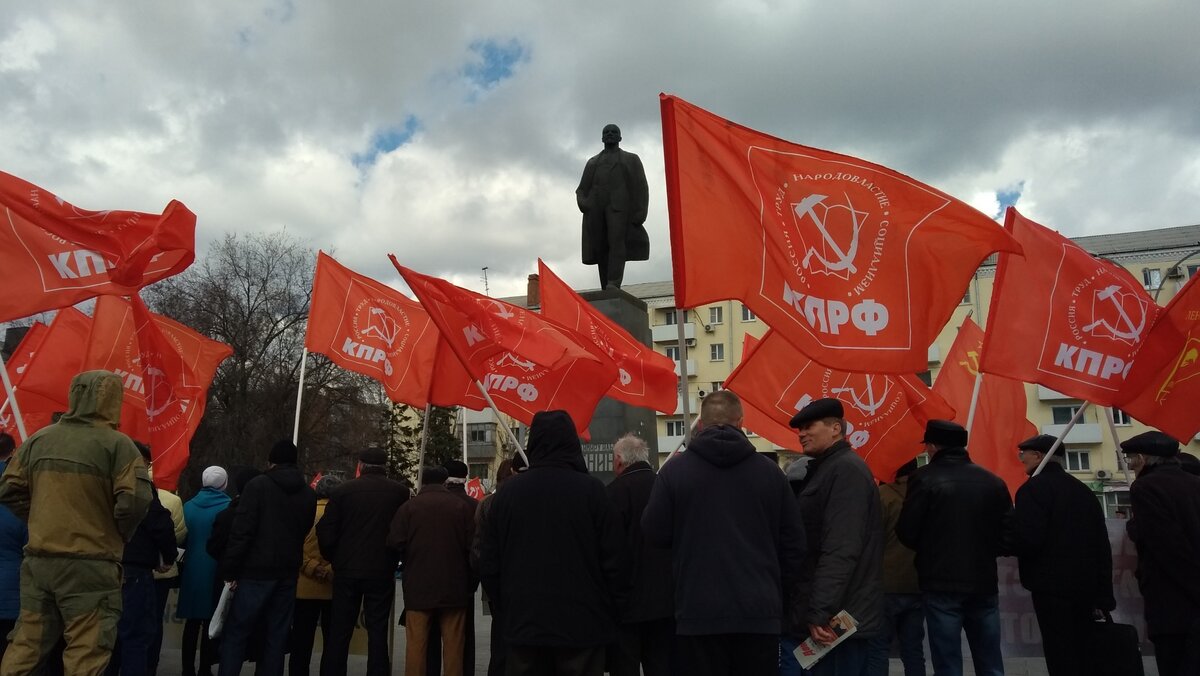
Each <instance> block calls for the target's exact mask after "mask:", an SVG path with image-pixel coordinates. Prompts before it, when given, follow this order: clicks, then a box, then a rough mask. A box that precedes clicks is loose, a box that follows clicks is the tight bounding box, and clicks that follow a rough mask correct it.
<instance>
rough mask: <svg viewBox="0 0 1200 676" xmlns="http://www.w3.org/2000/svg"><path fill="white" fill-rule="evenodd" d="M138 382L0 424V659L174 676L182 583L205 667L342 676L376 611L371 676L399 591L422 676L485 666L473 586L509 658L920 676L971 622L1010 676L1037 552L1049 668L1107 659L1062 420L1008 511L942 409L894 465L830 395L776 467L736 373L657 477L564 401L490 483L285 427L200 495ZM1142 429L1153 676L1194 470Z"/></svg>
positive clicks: (191, 636) (628, 442) (1172, 659)
mask: <svg viewBox="0 0 1200 676" xmlns="http://www.w3.org/2000/svg"><path fill="white" fill-rule="evenodd" d="M121 388H122V384H121V381H120V378H119V377H118V376H116V375H115V374H112V373H109V372H104V371H91V372H86V373H82V374H79V375H78V376H76V377H75V378H74V379H73V381H72V384H71V390H70V399H69V401H70V408H69V410H68V411H67V412H66V413H65V414H64V415H63V416H62V418H61V419H60V420H59V421H58V422H57V423H55V424H54V425H51V426H49V427H46V428H44V429H42V430H40V431H38V432H36V433H35V434H33V435H32V436H31V437H30V438H29V439H28V440H27V441H26V442H25V443H24V444H23V445H22V446H21V447H20V448H19V449H16V450H15V452H14V448H13V447H14V444H13V440H12V438H11V437H8V436H6V435H0V460H3V462H4V463H5V465H6V467H5V469H4V472H3V477H2V479H0V505H3V507H0V623H2V624H0V627H2V628H4V629H5V630H6V631H7V634H8V642H7V644H4V645H0V650H4V652H3V657H2V662H0V676H3V675H9V674H14V675H15V674H45V673H67V674H101V673H112V674H118V673H119V674H154V673H156V671H157V669H158V661H159V659H158V658H159V654H160V652H161V642H162V628H163V620H164V613H165V608H166V599H167V595H168V591H169V590H170V589H171V588H173V587H178V588H179V592H178V604H177V607H176V616H177V617H178V618H179V619H181V620H183V621H184V625H183V635H182V663H183V673H184V674H185V675H186V676H195V675H196V674H212V673H213V672H212V670H213V669H214V668H216V669H217V670H218V672H217V673H219V674H222V675H232V674H238V673H241V671H242V669H243V666H244V665H245V663H246V662H248V661H253V662H255V663H256V666H255V673H258V674H283V673H284V671H285V668H286V669H287V671H288V672H289V673H290V674H292V675H293V676H295V675H302V674H308V673H309V665H310V662H311V660H312V655H313V649H314V643H315V637H316V632H317V630H318V628H319V629H320V632H321V634H320V635H321V645H322V649H321V658H320V673H321V674H322V676H328V675H332V674H345V673H346V672H347V662H348V654H349V649H350V644H351V641H352V637H353V634H354V632H355V628H356V626H360V625H361V627H362V628H363V629H365V635H366V644H367V646H366V652H367V659H366V673H367V674H390V673H392V664H391V657H390V636H391V631H392V627H391V622H392V621H393V619H392V609H393V608H394V607H395V608H399V609H401V610H400V612H399V615H400V617H399V618H397V619H398V620H399V622H400V623H401V624H403V625H404V631H405V636H406V641H405V651H404V655H403V663H404V673H406V674H409V675H410V676H425V675H426V674H438V673H444V674H455V675H457V674H470V673H474V665H475V655H474V648H475V629H474V626H473V622H474V617H475V605H476V602H477V598H476V595H477V589H478V588H479V587H482V589H483V593H484V595H485V596H486V602H487V603H488V606H489V607H490V610H491V615H492V629H491V646H490V647H491V650H490V653H491V659H490V664H489V666H488V671H487V673H488V674H489V676H495V675H498V674H509V675H516V676H524V675H542V674H546V675H551V674H553V675H564V676H571V675H579V676H600V675H601V674H603V673H605V672H606V671H607V672H609V673H611V674H614V676H636V675H637V674H639V673H643V674H645V675H646V676H664V675H668V674H670V675H677V674H678V675H687V676H694V675H699V676H703V675H707V674H720V675H730V676H733V675H739V676H756V675H763V676H765V675H767V674H771V675H774V674H780V675H781V676H782V675H790V674H816V675H826V674H838V675H841V674H856V675H858V674H862V675H864V676H876V675H880V674H886V673H887V672H888V661H889V660H888V657H889V654H890V651H891V650H892V646H893V644H898V650H899V655H900V657H901V661H902V662H903V668H904V672H905V674H906V676H912V675H914V674H925V673H927V672H926V665H925V652H924V650H923V643H924V641H925V638H926V635H927V636H928V644H929V649H930V655H931V658H932V660H931V661H932V666H933V670H934V673H935V674H939V675H940V674H961V673H962V671H963V654H962V651H961V644H962V637H963V635H964V634H965V637H966V640H967V643H968V644H969V646H970V653H971V659H972V661H973V663H974V669H975V673H976V674H980V675H983V674H1002V673H1003V668H1004V667H1003V660H1002V656H1001V636H1000V617H999V605H998V580H997V567H996V560H997V557H1001V556H1015V557H1017V560H1018V563H1019V569H1020V581H1021V584H1022V585H1023V586H1025V587H1026V588H1027V589H1029V590H1030V592H1031V594H1032V599H1033V605H1034V610H1035V613H1036V616H1037V620H1038V624H1039V627H1040V629H1041V634H1042V642H1043V645H1044V651H1045V659H1046V665H1047V667H1048V670H1049V672H1050V673H1051V674H1054V675H1055V676H1058V675H1061V674H1091V673H1097V668H1096V666H1095V665H1094V664H1092V663H1091V661H1090V660H1092V659H1093V658H1094V657H1095V656H1097V655H1098V654H1100V651H1097V650H1096V648H1095V646H1093V645H1092V644H1091V643H1090V641H1091V638H1092V633H1091V632H1092V630H1094V629H1095V625H1096V622H1097V619H1103V618H1104V617H1105V615H1106V614H1107V613H1109V612H1111V611H1112V610H1113V609H1114V608H1115V606H1116V602H1115V599H1114V594H1113V581H1112V551H1111V548H1110V544H1109V536H1108V531H1107V527H1106V524H1105V520H1104V514H1103V511H1102V509H1101V507H1100V504H1099V502H1098V501H1097V500H1096V498H1095V496H1094V495H1093V494H1092V492H1091V491H1090V490H1089V489H1088V488H1087V487H1086V486H1085V485H1084V484H1082V483H1081V482H1080V481H1079V480H1078V479H1076V478H1074V477H1073V476H1071V475H1070V474H1069V473H1068V472H1066V471H1065V470H1064V468H1063V466H1062V460H1061V458H1060V454H1061V452H1060V451H1059V450H1058V448H1059V446H1058V445H1056V444H1055V441H1056V440H1055V439H1054V438H1053V437H1050V436H1046V435H1039V436H1035V437H1033V438H1030V439H1028V440H1026V441H1024V442H1022V443H1021V444H1020V445H1019V447H1018V448H1016V449H1013V452H1014V453H1016V454H1018V457H1019V459H1020V460H1021V462H1022V463H1023V464H1024V465H1025V466H1026V468H1027V469H1028V470H1029V474H1030V475H1031V478H1030V479H1029V480H1028V481H1027V482H1026V483H1025V484H1024V485H1022V487H1021V488H1020V489H1019V490H1018V491H1017V494H1016V500H1015V503H1014V501H1013V500H1012V499H1011V498H1010V495H1009V492H1008V489H1007V487H1006V486H1005V484H1004V482H1003V481H1001V480H1000V479H999V478H997V477H996V476H995V475H994V474H992V473H991V472H989V471H988V470H987V469H985V468H983V467H981V466H979V465H977V464H975V463H973V462H972V461H971V457H970V453H969V451H968V448H969V438H968V434H967V431H966V430H965V429H963V428H962V427H961V426H959V425H957V424H955V423H952V422H947V421H938V420H934V421H930V422H929V424H928V425H927V427H926V431H925V437H924V439H923V440H922V446H921V447H920V448H914V449H913V453H914V458H913V460H912V461H910V462H908V463H906V464H905V465H904V466H902V467H901V468H900V469H899V470H898V471H897V472H896V476H895V479H894V480H893V481H891V482H888V483H884V484H879V483H878V482H877V481H876V480H875V478H874V477H873V476H872V473H871V471H870V470H869V469H868V467H867V464H866V462H865V461H864V460H863V458H862V457H860V456H859V455H858V454H857V453H856V452H855V451H854V449H853V448H852V447H851V446H850V444H849V443H848V442H847V439H846V423H845V419H844V411H843V409H842V404H841V403H840V402H839V401H837V400H835V399H819V400H816V401H813V402H811V403H810V404H808V405H807V406H806V407H805V408H803V409H802V410H800V411H799V412H798V413H797V414H796V415H795V417H794V418H793V419H792V420H791V425H792V427H793V428H795V429H796V430H797V434H798V436H799V441H800V444H801V446H802V448H803V457H802V458H800V459H797V460H795V461H793V462H792V463H791V464H790V465H789V466H788V467H786V468H785V469H784V470H781V469H780V467H779V465H778V463H776V462H773V461H772V460H771V459H769V458H768V457H767V456H766V455H764V454H761V453H758V452H757V451H756V449H755V447H754V446H753V444H752V443H751V442H750V441H749V440H748V439H747V438H746V435H745V434H744V433H743V431H742V428H741V425H742V419H743V412H742V406H741V402H740V401H739V400H738V397H737V396H736V395H735V394H733V393H732V392H729V391H718V392H714V393H713V394H711V395H709V396H708V397H706V398H705V399H704V401H703V404H702V406H701V411H700V419H699V422H698V424H697V427H696V432H695V434H694V437H693V439H692V440H691V443H690V444H689V445H688V447H687V450H686V451H685V452H682V453H679V454H677V455H675V456H674V457H673V458H672V459H670V460H668V461H666V462H665V463H664V464H663V466H662V468H661V470H659V471H657V472H656V471H655V469H654V467H653V466H652V465H651V463H650V457H649V448H648V447H647V444H646V443H645V442H644V441H643V440H642V439H640V438H638V437H637V436H635V435H632V434H631V435H626V436H625V437H622V438H621V439H620V440H619V441H618V442H617V443H616V444H615V446H614V450H613V453H614V469H615V472H616V474H617V476H616V478H615V479H614V480H613V481H612V482H611V483H609V484H608V485H607V486H605V485H604V483H603V482H601V481H600V480H599V479H597V478H596V477H593V476H591V475H590V474H589V473H588V470H587V467H586V465H585V464H584V459H583V453H582V447H581V445H580V441H579V437H578V436H577V434H576V432H575V425H574V422H573V421H572V420H571V418H570V416H569V415H567V414H566V413H565V412H563V411H546V412H541V413H538V414H536V415H535V416H534V419H533V422H532V424H531V426H530V429H529V438H528V444H527V449H526V454H525V455H526V456H527V458H528V463H526V462H525V461H524V460H523V459H522V458H521V456H517V457H514V458H513V459H512V460H506V461H504V463H502V465H501V467H500V471H499V473H498V476H497V488H496V490H495V492H494V493H492V494H491V495H489V496H488V497H487V498H485V499H484V500H483V501H482V502H480V503H476V501H475V500H474V499H473V498H471V497H470V496H468V495H467V494H466V491H465V483H466V481H467V473H468V472H467V466H466V465H465V464H463V463H462V462H457V461H454V462H450V463H447V464H446V465H445V466H443V467H426V468H423V469H422V471H421V474H420V479H419V484H420V486H419V488H418V489H417V490H416V491H415V493H414V492H413V491H412V490H410V488H409V486H408V485H407V484H405V483H403V482H399V481H395V480H392V479H389V478H388V477H387V473H386V467H385V466H386V463H387V454H386V452H385V451H383V450H381V449H366V450H364V451H362V452H361V453H360V454H359V455H358V468H357V476H356V478H354V479H351V480H347V481H342V480H340V479H338V478H335V477H333V476H319V477H317V478H316V479H315V480H314V481H311V482H310V481H309V480H308V479H307V478H306V477H305V475H304V474H303V473H302V472H301V470H300V468H299V467H298V464H297V461H298V450H297V448H296V446H295V445H294V444H292V443H291V442H290V441H287V440H284V441H279V442H277V443H276V444H275V445H274V446H272V447H271V448H270V449H269V451H268V453H267V457H266V460H267V469H266V470H265V471H263V472H258V471H255V470H252V469H248V468H241V469H235V470H232V471H230V472H227V471H226V470H225V469H223V468H221V467H215V466H214V467H209V468H207V469H205V470H204V471H203V473H202V477H201V478H202V484H203V487H202V488H201V490H200V491H199V492H198V493H196V494H195V495H194V496H193V497H192V498H191V499H189V500H188V501H187V502H186V503H182V502H181V501H180V499H179V498H178V497H176V496H175V495H174V494H172V493H170V492H168V491H163V490H157V489H156V488H155V487H154V484H153V482H152V475H151V471H150V470H151V469H152V467H151V463H150V457H151V454H150V449H149V448H147V447H145V446H144V445H142V444H139V443H137V442H134V441H133V440H131V439H129V438H128V437H126V436H125V435H123V434H121V433H120V432H118V431H117V430H116V423H117V421H118V420H119V418H120V416H119V413H120V406H121V393H122V389H121ZM1121 446H1122V451H1123V452H1124V453H1125V454H1126V456H1127V458H1128V459H1129V461H1130V466H1131V467H1132V468H1133V469H1134V471H1135V472H1136V474H1137V479H1136V480H1135V481H1134V482H1133V484H1132V489H1131V503H1132V504H1131V515H1130V516H1131V518H1130V520H1129V521H1128V522H1127V528H1128V532H1129V536H1130V538H1131V540H1132V541H1133V543H1134V544H1135V545H1136V548H1137V554H1138V582H1139V586H1140V588H1141V592H1142V595H1143V597H1144V601H1145V619H1146V625H1147V628H1148V633H1149V638H1150V640H1151V641H1152V642H1153V644H1154V647H1155V651H1156V659H1157V661H1158V665H1159V670H1160V671H1159V673H1160V674H1162V675H1163V676H1175V675H1178V674H1197V673H1200V577H1198V576H1197V575H1196V571H1197V570H1200V477H1198V476H1195V474H1194V470H1195V469H1196V468H1195V467H1194V466H1193V464H1192V463H1190V462H1187V461H1185V460H1181V458H1185V459H1186V458H1188V457H1189V456H1187V455H1186V454H1181V453H1180V448H1179V444H1178V443H1177V442H1176V441H1175V440H1173V439H1170V438H1169V437H1167V436H1166V435H1163V434H1161V433H1159V432H1147V433H1144V434H1140V435H1138V436H1136V437H1133V438H1132V439H1129V440H1127V441H1125V442H1123V443H1122V445H1121ZM918 453H920V454H921V455H922V456H924V457H926V458H927V459H928V460H927V462H926V463H924V464H923V465H922V466H918V465H919V464H920V463H919V462H918V459H917V457H916V456H917V454H918ZM1196 464H1200V463H1196ZM1039 467H1040V468H1041V470H1040V471H1038V468H1039ZM231 495H232V497H231ZM180 553H181V554H180ZM177 554H180V555H181V557H182V559H181V565H180V562H177V561H176V558H177ZM398 568H399V570H400V571H401V580H402V581H401V585H402V599H401V602H400V603H398V604H397V603H395V598H394V596H395V587H396V582H395V580H396V572H397V569H398ZM814 650H815V651H816V652H823V653H824V654H823V655H822V656H821V658H820V660H819V661H818V662H816V664H815V665H810V666H808V668H807V669H805V668H802V667H801V663H800V661H799V659H798V658H797V654H798V653H805V652H806V651H807V652H812V651H814Z"/></svg>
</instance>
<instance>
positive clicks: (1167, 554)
mask: <svg viewBox="0 0 1200 676" xmlns="http://www.w3.org/2000/svg"><path fill="white" fill-rule="evenodd" d="M1121 452H1122V453H1124V454H1125V457H1126V458H1127V459H1128V461H1129V467H1130V468H1131V469H1133V470H1134V471H1135V472H1137V480H1135V481H1134V482H1133V485H1132V486H1131V487H1130V489H1129V500H1130V503H1131V505H1132V507H1133V518H1132V519H1130V521H1129V523H1128V525H1127V526H1126V528H1127V529H1128V531H1129V539H1130V540H1133V543H1134V545H1136V546H1137V553H1138V568H1137V578H1138V588H1139V589H1140V590H1141V592H1142V598H1143V599H1144V600H1145V613H1146V632H1147V633H1148V634H1149V635H1150V640H1151V641H1153V642H1154V653H1155V661H1156V662H1158V673H1160V674H1162V675H1163V676H1174V675H1175V674H1197V673H1200V577H1197V576H1196V571H1197V570H1200V477H1196V476H1193V475H1191V474H1188V473H1187V472H1184V471H1183V467H1182V466H1180V464H1179V459H1178V456H1179V442H1177V441H1175V440H1174V439H1172V438H1171V437H1169V436H1167V435H1165V434H1163V433H1162V432H1158V431H1150V432H1144V433H1142V434H1139V435H1137V436H1135V437H1133V438H1132V439H1128V440H1126V441H1123V442H1121Z"/></svg>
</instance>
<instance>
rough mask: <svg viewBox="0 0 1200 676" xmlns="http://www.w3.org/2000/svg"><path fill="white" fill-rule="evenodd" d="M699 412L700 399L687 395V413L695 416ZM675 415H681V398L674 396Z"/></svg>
mask: <svg viewBox="0 0 1200 676" xmlns="http://www.w3.org/2000/svg"><path fill="white" fill-rule="evenodd" d="M699 412H700V399H699V398H697V397H694V396H692V397H688V414H689V415H690V416H692V417H695V416H696V414H698V413H699ZM675 415H683V399H682V398H680V397H676V398H675Z"/></svg>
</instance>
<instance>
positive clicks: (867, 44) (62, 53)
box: [0, 0, 1200, 295]
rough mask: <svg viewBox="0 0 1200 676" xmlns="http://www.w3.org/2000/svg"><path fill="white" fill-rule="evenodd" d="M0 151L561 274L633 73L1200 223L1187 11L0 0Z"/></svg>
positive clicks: (88, 187) (201, 237)
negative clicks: (581, 185) (603, 135)
mask: <svg viewBox="0 0 1200 676" xmlns="http://www.w3.org/2000/svg"><path fill="white" fill-rule="evenodd" d="M0 10H3V12H2V15H3V16H4V21H3V22H0V148H2V151H0V170H3V171H6V172H9V173H12V174H15V175H17V176H20V177H22V178H24V179H26V180H29V181H32V182H34V183H37V184H39V185H41V186H43V187H45V188H46V189H48V190H51V191H53V192H55V193H57V194H58V195H59V196H61V197H63V198H64V199H67V200H69V201H71V202H74V203H75V204H77V205H79V206H81V207H85V208H93V209H138V210H143V211H154V212H157V211H161V209H162V208H163V207H164V206H165V205H166V203H167V202H168V201H169V200H170V199H172V198H176V199H179V200H181V201H183V202H184V203H185V204H187V205H188V207H190V208H191V209H192V210H193V211H195V212H196V214H197V215H198V216H199V227H198V229H197V239H198V245H199V254H200V255H201V256H203V254H204V251H205V248H206V246H207V244H208V243H209V242H212V241H213V240H216V239H219V238H220V237H222V236H223V235H224V234H225V233H227V232H247V231H271V230H277V229H286V230H287V231H288V232H290V233H292V234H293V235H296V236H297V237H299V238H301V239H302V240H303V241H304V242H306V243H308V244H310V245H311V246H312V247H313V249H314V252H315V250H316V249H317V248H323V249H326V250H327V251H328V250H332V251H334V252H335V255H336V257H337V258H338V259H339V260H341V261H342V262H343V263H345V264H346V265H349V266H350V267H352V268H355V269H357V270H359V271H361V272H364V273H367V274H370V275H373V276H376V277H378V278H379V279H381V280H384V281H388V282H397V281H398V275H396V274H395V273H394V271H393V270H392V268H391V266H390V264H389V263H388V262H387V259H386V256H385V254H386V253H387V252H394V253H396V255H397V256H398V257H399V259H400V260H401V261H402V262H404V263H406V264H408V265H410V266H411V267H414V268H416V269H418V270H421V271H423V272H427V273H430V274H434V275H438V276H443V277H447V278H449V279H452V280H454V281H455V282H457V283H459V284H462V285H464V286H468V287H470V288H474V289H477V290H480V291H482V290H483V285H482V282H480V280H479V278H480V274H481V272H480V271H481V268H482V267H484V266H487V267H488V268H489V270H488V275H489V282H490V287H491V293H492V294H493V295H517V294H521V293H523V292H524V288H525V278H526V276H527V275H528V274H529V273H530V272H535V271H536V259H537V257H538V256H541V257H543V258H544V259H546V261H547V262H548V263H549V264H550V265H551V267H552V268H554V269H555V270H556V271H557V272H558V273H559V274H560V275H561V276H562V277H564V278H565V279H566V280H567V281H568V282H570V283H572V284H574V285H576V286H577V287H594V286H596V273H595V268H594V267H585V266H583V265H582V264H581V263H580V262H579V244H580V241H579V240H580V234H579V230H580V216H579V213H578V210H577V209H576V206H575V201H574V190H575V187H576V185H577V184H578V182H579V176H580V173H581V171H582V169H583V165H584V162H585V161H586V160H587V158H588V157H589V156H590V155H592V154H594V153H596V152H598V151H599V150H600V148H601V143H600V130H601V128H602V127H603V126H604V125H605V124H606V123H608V122H615V123H617V124H619V125H620V126H621V129H622V132H623V135H624V141H623V142H622V147H623V148H625V149H627V150H630V151H632V152H636V153H638V154H639V155H641V157H642V161H643V163H644V164H645V166H646V172H647V175H648V177H649V180H650V194H651V205H650V216H649V219H648V221H647V229H648V230H649V232H650V237H651V250H652V257H651V260H650V261H649V262H646V263H633V264H630V266H629V268H628V271H627V274H626V282H627V283H630V282H641V281H653V280H662V279H667V278H668V277H669V275H670V262H669V261H670V251H669V243H668V238H667V226H666V209H665V204H664V203H665V189H664V187H663V186H664V183H663V174H662V166H663V157H662V138H661V136H662V134H661V124H660V121H659V113H658V111H659V108H658V93H659V92H660V91H665V92H669V93H674V94H678V95H679V96H681V97H683V98H685V99H687V100H689V101H691V102H692V103H695V104H696V105H699V106H702V107H705V108H707V109H709V110H711V111H713V112H715V113H717V114H719V115H722V116H724V117H727V118H730V119H733V120H735V121H737V122H739V123H742V124H744V125H747V126H750V127H753V128H756V129H759V130H762V131H765V132H768V133H771V134H773V135H776V136H780V137H783V138H786V139H788V140H791V141H794V142H797V143H802V144H805V145H810V146H816V147H820V148H825V149H829V150H834V151H838V152H843V153H848V154H852V155H856V156H858V157H861V158H864V159H867V160H871V161H874V162H878V163H881V164H885V165H887V166H890V167H892V168H894V169H897V170H900V171H903V172H904V173H907V174H909V175H911V176H913V177H915V178H918V179H920V180H923V181H925V182H927V183H930V184H932V185H934V186H936V187H938V188H940V189H942V190H945V191H946V192H949V193H950V194H952V195H955V196H957V197H959V198H961V199H964V200H966V201H968V202H970V203H971V204H973V205H975V206H976V207H977V208H979V209H981V210H983V211H984V212H985V213H987V214H988V215H996V214H998V213H999V211H1000V205H1001V203H1005V204H1007V203H1012V202H1014V201H1015V203H1016V204H1017V206H1018V208H1020V209H1021V211H1022V212H1023V213H1024V214H1025V215H1027V216H1029V217H1030V218H1033V219H1034V220H1037V221H1039V222H1041V223H1043V224H1045V225H1048V226H1050V227H1053V228H1056V229H1058V230H1060V231H1062V232H1064V233H1066V234H1068V235H1083V234H1096V233H1104V232H1122V231H1130V230H1146V229H1152V228H1161V227H1170V226H1178V225H1188V224H1195V223H1200V40H1197V39H1196V37H1195V34H1194V33H1195V29H1196V26H1197V25H1200V3H1198V2H1195V0H1186V1H1181V2H1162V1H1157V0H1139V1H1137V2H1130V1H1129V0H1070V1H1056V2H1046V1H1045V0H1018V1H1009V2H987V3H983V2H952V1H950V0H942V1H940V2H934V1H925V0H921V1H913V0H910V1H907V2H882V1H876V2H861V1H859V0H843V1H841V2H830V1H822V2H816V1H808V2H798V1H794V2H783V1H778V2H777V1H774V0H739V1H736V2H735V1H731V0H723V1H706V0H687V1H680V0H658V1H655V2H646V1H645V0H642V1H640V2H636V3H635V2H595V3H582V2H570V1H566V2H546V1H544V0H543V1H537V2H535V1H531V0H508V1H506V2H503V3H500V2H478V1H477V2H461V1H457V0H449V1H442V2H412V1H404V2H396V1H395V0H387V1H383V0H378V1H377V0H356V1H354V2H338V3H334V2H306V1H304V0H296V1H294V2H293V1H289V0H283V1H269V2H261V1H258V0H237V1H230V0H209V1H208V2H149V1H133V2H101V1H99V0H85V1H79V2H69V3H68V2H54V1H52V0H48V1H47V2H26V1H24V0H0Z"/></svg>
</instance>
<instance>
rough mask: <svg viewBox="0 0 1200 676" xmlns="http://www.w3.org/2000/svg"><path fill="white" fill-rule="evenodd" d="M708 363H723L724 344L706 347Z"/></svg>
mask: <svg viewBox="0 0 1200 676" xmlns="http://www.w3.org/2000/svg"><path fill="white" fill-rule="evenodd" d="M708 358H709V360H710V361H725V343H713V344H712V345H709V346H708Z"/></svg>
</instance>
